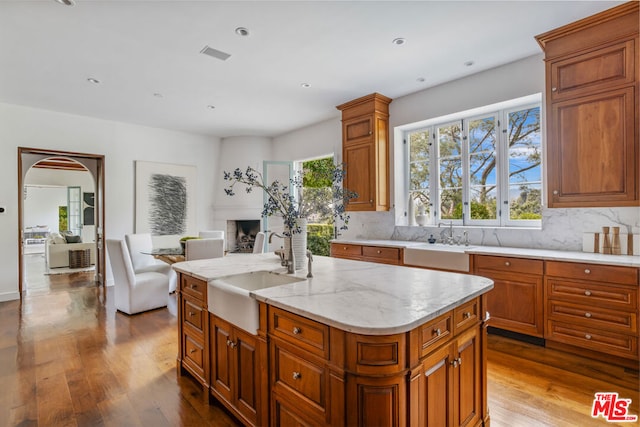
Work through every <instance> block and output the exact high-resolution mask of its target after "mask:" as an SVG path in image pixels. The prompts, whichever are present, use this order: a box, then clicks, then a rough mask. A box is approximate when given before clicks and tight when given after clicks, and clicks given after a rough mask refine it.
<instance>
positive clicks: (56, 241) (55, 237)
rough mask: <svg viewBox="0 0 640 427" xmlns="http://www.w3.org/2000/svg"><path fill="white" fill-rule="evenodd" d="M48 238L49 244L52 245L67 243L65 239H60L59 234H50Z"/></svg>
mask: <svg viewBox="0 0 640 427" xmlns="http://www.w3.org/2000/svg"><path fill="white" fill-rule="evenodd" d="M49 237H50V238H51V243H52V244H54V245H60V244H63V243H67V239H65V238H64V237H62V236H61V235H60V233H51V234H49Z"/></svg>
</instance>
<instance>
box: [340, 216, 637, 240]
mask: <svg viewBox="0 0 640 427" xmlns="http://www.w3.org/2000/svg"><path fill="white" fill-rule="evenodd" d="M542 217H543V219H542V229H531V228H525V229H521V228H490V227H486V228H484V227H454V235H461V234H462V232H463V230H466V231H468V233H469V241H470V244H472V245H483V246H510V247H518V248H535V249H556V250H570V251H582V238H583V233H585V232H597V231H600V230H602V227H603V226H609V227H613V226H619V227H620V229H621V232H625V233H626V232H631V233H640V208H638V207H625V208H573V209H544V210H543V213H542ZM394 218H395V217H394V213H393V211H390V212H352V213H351V219H350V221H349V229H348V230H345V231H341V235H340V238H345V239H391V240H413V241H425V242H426V241H427V238H428V237H429V235H431V234H433V235H434V236H435V237H436V238H439V237H440V232H441V231H443V229H442V228H437V227H432V226H426V227H418V226H414V227H410V226H396V225H395V223H394V222H395V219H394Z"/></svg>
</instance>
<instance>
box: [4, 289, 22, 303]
mask: <svg viewBox="0 0 640 427" xmlns="http://www.w3.org/2000/svg"><path fill="white" fill-rule="evenodd" d="M18 299H20V292H18V291H12V292H3V293H0V302H5V301H15V300H18Z"/></svg>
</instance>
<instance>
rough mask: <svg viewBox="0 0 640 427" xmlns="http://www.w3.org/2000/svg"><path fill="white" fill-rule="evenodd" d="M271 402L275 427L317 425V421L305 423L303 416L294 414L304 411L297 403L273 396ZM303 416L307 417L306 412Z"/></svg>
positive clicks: (309, 426)
mask: <svg viewBox="0 0 640 427" xmlns="http://www.w3.org/2000/svg"><path fill="white" fill-rule="evenodd" d="M272 402H273V403H272V405H273V406H272V420H273V425H274V426H275V427H311V426H314V425H317V424H319V422H318V421H317V420H316V421H315V422H314V423H310V422H307V421H305V420H304V419H303V417H304V415H300V414H298V413H296V411H304V410H305V408H300V407H299V406H298V402H291V401H290V400H289V399H287V398H281V397H280V396H278V395H274V396H273V398H272ZM292 404H293V405H292ZM294 408H295V409H294ZM304 414H305V415H307V416H308V412H304Z"/></svg>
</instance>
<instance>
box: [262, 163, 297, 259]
mask: <svg viewBox="0 0 640 427" xmlns="http://www.w3.org/2000/svg"><path fill="white" fill-rule="evenodd" d="M262 171H263V178H264V183H265V184H266V185H269V184H271V183H272V182H274V181H276V180H278V182H280V183H282V184H287V185H288V184H289V183H290V179H291V178H292V177H293V174H294V169H293V162H286V161H267V160H265V161H264V162H263V163H262ZM290 190H291V188H290ZM263 201H264V203H266V202H267V196H266V194H265V195H264V200H263ZM262 224H263V226H264V228H263V230H264V232H265V234H266V237H267V238H266V239H264V240H265V241H264V244H265V252H273V251H275V250H276V249H280V248H284V239H282V238H279V237H276V236H275V235H274V236H273V237H272V239H271V243H269V235H270V234H271V233H277V234H279V235H281V236H282V233H283V231H284V223H283V221H282V217H281V216H275V215H274V216H270V217H264V218H262Z"/></svg>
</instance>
